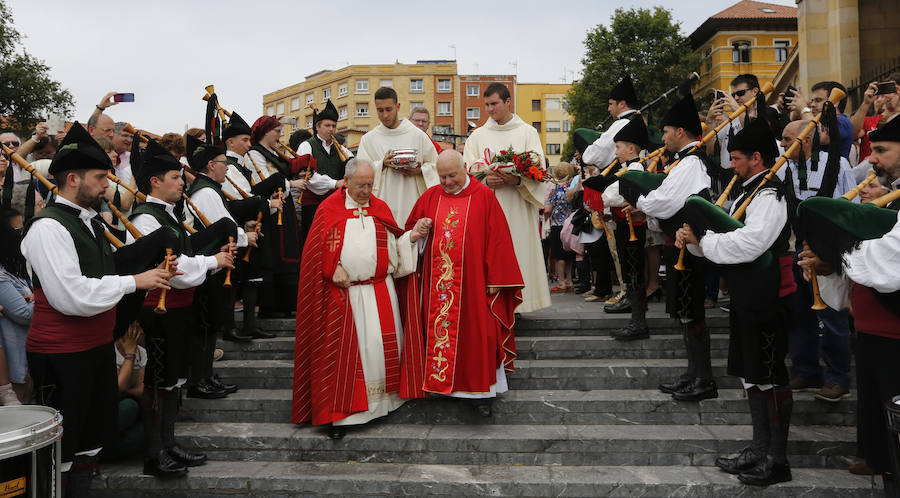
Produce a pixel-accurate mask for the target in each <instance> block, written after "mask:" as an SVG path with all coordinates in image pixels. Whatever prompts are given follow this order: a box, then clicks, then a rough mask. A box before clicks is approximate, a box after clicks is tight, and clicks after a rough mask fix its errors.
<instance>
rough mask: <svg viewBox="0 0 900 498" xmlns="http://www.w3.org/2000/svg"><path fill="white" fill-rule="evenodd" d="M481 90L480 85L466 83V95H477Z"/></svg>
mask: <svg viewBox="0 0 900 498" xmlns="http://www.w3.org/2000/svg"><path fill="white" fill-rule="evenodd" d="M480 90H481V88H479V87H478V85H466V97H477V96H478V94H479V93H480Z"/></svg>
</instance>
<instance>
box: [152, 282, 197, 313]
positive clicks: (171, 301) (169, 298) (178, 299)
mask: <svg viewBox="0 0 900 498" xmlns="http://www.w3.org/2000/svg"><path fill="white" fill-rule="evenodd" d="M195 289H196V287H191V288H189V289H169V290H168V291H167V292H166V308H187V307H188V306H191V305H192V304H193V303H194V290H195ZM160 294H162V290H160V289H153V290H150V291H147V297H146V298H144V307H145V308H156V305H157V304H159V295H160Z"/></svg>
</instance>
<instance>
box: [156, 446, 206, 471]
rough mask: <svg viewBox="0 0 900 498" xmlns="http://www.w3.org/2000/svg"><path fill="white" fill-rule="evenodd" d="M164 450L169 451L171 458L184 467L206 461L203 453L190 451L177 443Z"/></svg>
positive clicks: (201, 463)
mask: <svg viewBox="0 0 900 498" xmlns="http://www.w3.org/2000/svg"><path fill="white" fill-rule="evenodd" d="M166 452H168V453H169V456H170V457H172V460H175V462H177V463H180V464H181V465H183V466H185V467H196V466H198V465H203V464H204V463H206V454H205V453H191V452H189V451H186V450H185V449H184V448H182V447H181V446H178V445H177V444H176V445H175V446H172V447H170V448H168V449H166Z"/></svg>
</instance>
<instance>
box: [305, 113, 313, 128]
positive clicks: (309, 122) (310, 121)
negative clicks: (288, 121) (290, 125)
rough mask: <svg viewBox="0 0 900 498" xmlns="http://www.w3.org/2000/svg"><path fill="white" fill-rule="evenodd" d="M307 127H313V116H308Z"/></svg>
mask: <svg viewBox="0 0 900 498" xmlns="http://www.w3.org/2000/svg"><path fill="white" fill-rule="evenodd" d="M306 127H307V128H312V116H310V117H308V118H306Z"/></svg>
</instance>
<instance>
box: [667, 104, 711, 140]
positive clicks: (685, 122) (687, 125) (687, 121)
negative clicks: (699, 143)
mask: <svg viewBox="0 0 900 498" xmlns="http://www.w3.org/2000/svg"><path fill="white" fill-rule="evenodd" d="M661 126H672V127H675V128H684V129H685V130H686V131H687V132H688V133H691V134H692V135H694V136H698V137H699V136H700V135H701V134H702V133H703V128H702V126H701V125H700V115H699V114H698V113H697V106H696V105H695V104H694V97H692V96H690V95H686V96H685V97H684V98H682V99H681V100H679V101H678V102H675V103H674V104H673V105H672V107H670V108H669V110H668V111H666V114H665V116H663V119H662V123H661Z"/></svg>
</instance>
